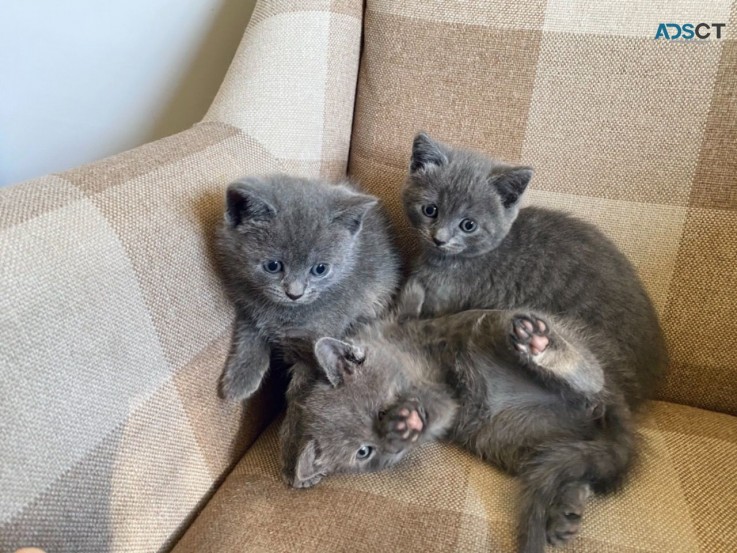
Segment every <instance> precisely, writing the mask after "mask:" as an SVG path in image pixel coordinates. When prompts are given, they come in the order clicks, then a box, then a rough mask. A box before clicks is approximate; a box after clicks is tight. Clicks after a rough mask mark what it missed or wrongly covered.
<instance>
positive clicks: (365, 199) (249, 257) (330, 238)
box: [216, 175, 399, 400]
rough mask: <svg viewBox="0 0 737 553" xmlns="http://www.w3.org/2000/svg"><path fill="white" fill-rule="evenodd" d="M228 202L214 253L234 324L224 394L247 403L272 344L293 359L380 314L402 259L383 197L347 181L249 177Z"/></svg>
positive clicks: (232, 190)
mask: <svg viewBox="0 0 737 553" xmlns="http://www.w3.org/2000/svg"><path fill="white" fill-rule="evenodd" d="M226 203H227V210H226V213H225V221H224V223H223V225H222V226H221V227H220V229H219V231H218V236H217V244H216V246H217V248H216V251H217V254H218V256H219V261H220V265H221V267H222V272H223V277H224V281H225V285H226V288H227V291H228V292H229V294H230V296H231V298H232V299H233V301H234V303H235V307H236V321H235V329H234V333H233V342H232V346H231V351H230V355H229V357H228V360H227V363H226V366H225V370H224V372H223V376H222V379H221V393H222V394H223V395H224V396H225V397H226V398H229V399H233V400H242V399H246V398H248V397H250V396H251V395H252V394H253V393H254V392H255V391H256V390H257V389H258V387H259V385H260V384H261V381H262V379H263V377H264V374H265V373H266V371H267V369H268V368H269V362H270V355H271V350H272V348H274V349H276V350H277V351H278V353H279V355H280V356H281V357H283V359H285V360H286V361H288V362H292V361H294V360H295V359H298V358H300V357H301V356H302V355H303V354H304V349H305V347H307V348H308V352H309V353H310V354H311V348H312V344H313V343H314V341H315V340H316V339H317V338H318V337H320V336H324V335H330V336H343V335H344V334H345V333H346V332H347V331H348V330H349V329H350V328H351V327H352V326H353V325H355V324H357V323H359V322H361V321H365V320H370V319H373V318H376V317H378V316H379V315H381V314H382V313H383V312H384V311H385V309H386V308H387V307H388V305H389V304H390V302H391V299H392V296H393V294H394V292H395V291H396V288H397V285H398V282H399V258H398V255H397V254H396V252H395V249H394V246H393V244H392V242H391V240H390V238H389V235H388V231H387V228H388V225H387V221H386V219H385V217H384V215H383V214H382V212H381V211H380V209H379V206H378V200H377V199H376V198H375V197H373V196H368V195H366V194H361V193H359V192H357V191H356V190H355V189H353V188H352V187H351V186H350V185H349V184H347V183H342V184H339V185H331V184H328V183H325V182H322V181H316V180H308V179H301V178H295V177H288V176H285V175H275V176H270V177H246V178H243V179H241V180H239V181H236V182H234V183H232V184H231V185H230V186H229V187H228V190H227V197H226Z"/></svg>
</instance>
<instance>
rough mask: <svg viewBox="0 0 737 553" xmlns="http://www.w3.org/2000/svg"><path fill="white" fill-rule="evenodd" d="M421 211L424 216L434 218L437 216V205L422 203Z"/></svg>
mask: <svg viewBox="0 0 737 553" xmlns="http://www.w3.org/2000/svg"><path fill="white" fill-rule="evenodd" d="M422 213H423V214H424V215H425V217H430V219H435V217H437V216H438V206H436V205H435V204H428V205H423V206H422Z"/></svg>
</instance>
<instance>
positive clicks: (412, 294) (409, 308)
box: [397, 277, 425, 321]
mask: <svg viewBox="0 0 737 553" xmlns="http://www.w3.org/2000/svg"><path fill="white" fill-rule="evenodd" d="M424 303H425V288H424V287H423V286H422V284H421V283H420V281H419V279H417V278H415V277H410V279H409V280H408V281H407V283H406V284H405V285H404V287H403V288H402V290H401V292H400V293H399V298H398V299H397V318H398V319H399V320H400V321H404V320H407V319H419V318H420V314H421V313H422V306H423V305H424Z"/></svg>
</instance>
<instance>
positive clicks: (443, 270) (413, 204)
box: [400, 133, 666, 406]
mask: <svg viewBox="0 0 737 553" xmlns="http://www.w3.org/2000/svg"><path fill="white" fill-rule="evenodd" d="M531 178H532V170H531V169H530V168H529V167H516V166H511V165H508V164H505V163H500V162H496V161H493V160H491V159H488V158H486V157H484V156H482V155H481V154H478V153H475V152H471V151H466V150H461V149H455V148H450V147H448V146H446V145H444V144H441V143H439V142H437V141H434V140H432V139H431V138H430V137H428V136H427V135H425V134H422V133H421V134H419V135H418V136H417V137H416V138H415V140H414V144H413V148H412V158H411V162H410V174H409V178H408V180H407V182H406V185H405V188H404V192H403V201H404V208H405V212H406V214H407V216H408V218H409V220H410V222H411V224H412V226H413V227H414V228H415V229H416V230H417V232H418V234H419V236H420V238H421V240H420V241H421V245H422V254H421V256H420V258H419V260H418V262H417V263H416V265H415V267H414V271H413V273H412V277H411V278H410V282H409V284H408V286H409V288H419V289H421V290H422V291H424V298H422V297H420V301H417V297H418V295H417V293H413V297H414V298H415V300H414V301H415V302H416V304H415V305H413V306H405V307H404V309H405V310H409V311H413V312H414V313H415V315H421V316H435V315H439V314H445V313H457V312H459V311H463V310H465V309H479V308H485V309H517V308H531V309H536V310H541V311H546V312H549V313H556V314H564V315H565V316H566V318H568V319H570V320H573V321H576V322H577V324H580V325H582V326H583V327H585V328H587V329H589V330H591V331H594V332H597V333H600V334H601V335H603V336H606V337H608V343H606V344H603V347H604V348H605V350H606V351H598V350H596V349H595V350H594V354H596V355H597V357H598V358H599V359H602V361H603V362H604V363H605V365H606V369H605V372H606V374H607V380H608V381H607V385H608V387H609V388H610V389H611V390H612V391H613V392H617V394H615V395H620V396H621V397H623V398H624V399H625V401H627V403H628V404H629V405H630V406H635V405H638V404H639V403H641V402H642V400H643V399H645V398H646V397H647V396H648V394H649V393H650V392H651V390H652V388H653V386H654V385H655V384H656V383H657V381H658V379H659V378H660V376H661V375H662V373H663V370H664V367H665V364H666V353H665V346H664V340H663V334H662V331H661V328H660V324H659V322H658V318H657V315H656V313H655V309H654V308H653V305H652V303H651V302H650V299H649V298H648V296H647V293H646V292H645V289H644V287H643V285H642V283H641V281H640V279H639V278H638V276H637V273H636V272H635V270H634V268H633V267H632V265H631V264H630V263H629V261H628V260H627V259H626V257H625V256H624V255H623V254H622V253H621V252H620V251H619V250H618V249H617V247H616V246H615V245H614V244H613V243H612V242H611V241H610V240H609V239H607V238H606V237H605V236H604V235H603V234H602V233H601V232H600V231H599V230H598V229H596V228H595V227H594V226H592V225H590V224H588V223H585V222H583V221H580V220H578V219H576V218H573V217H570V216H568V215H565V214H563V213H560V212H556V211H550V210H547V209H541V208H537V207H528V208H525V209H520V207H519V204H520V199H521V197H522V194H523V192H524V191H525V189H526V188H527V185H528V183H529V182H530V179H531ZM469 220H470V221H472V224H471V225H469V223H468V221H469ZM465 225H468V226H466V230H469V229H472V230H471V232H465V231H464V229H463V227H464V226H465ZM409 288H408V289H409ZM400 301H402V300H400ZM610 352H613V353H614V354H615V355H613V356H610ZM605 353H606V354H607V355H604V354H605Z"/></svg>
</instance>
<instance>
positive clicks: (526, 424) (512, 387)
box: [451, 363, 575, 473]
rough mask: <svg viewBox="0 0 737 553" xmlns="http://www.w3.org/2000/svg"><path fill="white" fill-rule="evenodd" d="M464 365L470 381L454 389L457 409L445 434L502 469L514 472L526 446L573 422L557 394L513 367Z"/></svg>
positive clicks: (527, 450) (555, 433)
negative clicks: (462, 386) (455, 390)
mask: <svg viewBox="0 0 737 553" xmlns="http://www.w3.org/2000/svg"><path fill="white" fill-rule="evenodd" d="M468 370H469V371H470V376H471V377H470V378H469V379H468V382H469V384H471V383H472V384H473V387H471V386H470V385H468V386H464V389H463V390H460V391H459V396H460V397H461V401H460V409H459V411H458V414H457V417H456V424H455V426H454V428H453V429H452V432H451V436H452V438H453V439H454V440H455V441H456V442H458V443H460V444H461V445H463V446H464V447H466V448H467V449H469V450H470V451H472V452H474V453H475V454H476V455H479V456H480V457H482V458H484V459H485V460H487V461H489V462H491V463H494V464H495V465H497V466H499V467H501V468H502V469H504V470H507V471H509V472H512V473H515V472H516V471H517V469H518V467H519V464H520V462H521V461H522V459H523V457H524V455H526V454H527V452H529V450H530V448H533V447H535V446H536V445H539V444H540V443H542V442H544V441H547V440H549V439H550V438H552V437H555V436H557V435H560V434H561V432H568V431H570V430H571V428H573V427H574V426H575V423H574V422H573V420H572V419H571V418H570V417H571V412H570V411H568V410H567V409H566V408H565V407H564V406H563V405H562V403H561V401H560V399H559V398H558V397H557V395H556V394H555V393H554V392H551V391H549V390H547V389H544V388H542V387H540V386H539V385H538V384H536V383H534V382H533V381H531V380H530V379H529V378H528V377H527V375H526V374H525V373H524V372H523V371H521V370H520V369H519V368H515V367H512V366H506V365H505V364H503V363H500V364H498V365H494V366H489V365H487V364H481V365H480V366H476V367H473V366H469V367H468ZM473 374H475V375H476V376H475V377H473Z"/></svg>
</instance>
